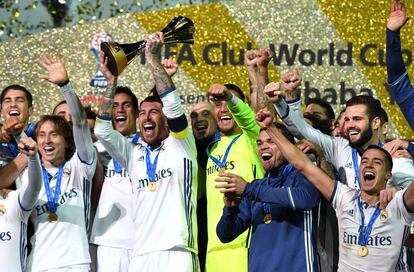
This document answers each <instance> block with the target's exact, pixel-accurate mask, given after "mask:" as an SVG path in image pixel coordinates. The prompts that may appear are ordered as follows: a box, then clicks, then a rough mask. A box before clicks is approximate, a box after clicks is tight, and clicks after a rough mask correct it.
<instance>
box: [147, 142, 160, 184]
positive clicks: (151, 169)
mask: <svg viewBox="0 0 414 272" xmlns="http://www.w3.org/2000/svg"><path fill="white" fill-rule="evenodd" d="M157 149H158V152H157V155H155V159H154V163H151V151H150V150H149V148H146V150H145V151H146V155H145V163H146V166H147V174H148V178H149V180H150V182H155V180H156V176H155V173H156V171H157V163H158V155H160V152H161V146H160V147H158V148H157Z"/></svg>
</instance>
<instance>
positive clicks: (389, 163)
mask: <svg viewBox="0 0 414 272" xmlns="http://www.w3.org/2000/svg"><path fill="white" fill-rule="evenodd" d="M370 149H376V150H379V151H381V152H382V153H384V155H385V165H386V167H387V166H388V169H385V170H389V171H391V170H392V167H393V162H392V157H391V154H390V153H388V151H387V150H385V149H384V148H382V147H379V146H377V145H369V146H368V147H367V148H366V149H365V150H364V153H365V152H367V150H370ZM364 153H363V154H364ZM363 154H362V155H363Z"/></svg>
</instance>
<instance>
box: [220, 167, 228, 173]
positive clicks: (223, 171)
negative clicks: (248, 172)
mask: <svg viewBox="0 0 414 272" xmlns="http://www.w3.org/2000/svg"><path fill="white" fill-rule="evenodd" d="M225 173H226V168H224V167H222V168H220V170H219V174H220V175H223V174H225Z"/></svg>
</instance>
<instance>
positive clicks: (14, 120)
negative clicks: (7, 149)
mask: <svg viewBox="0 0 414 272" xmlns="http://www.w3.org/2000/svg"><path fill="white" fill-rule="evenodd" d="M22 131H23V125H22V124H21V123H20V120H19V118H18V117H17V116H10V117H9V118H7V119H6V120H5V122H4V124H3V126H2V127H1V138H2V142H10V140H11V139H10V135H13V136H17V135H20V133H21V132H22Z"/></svg>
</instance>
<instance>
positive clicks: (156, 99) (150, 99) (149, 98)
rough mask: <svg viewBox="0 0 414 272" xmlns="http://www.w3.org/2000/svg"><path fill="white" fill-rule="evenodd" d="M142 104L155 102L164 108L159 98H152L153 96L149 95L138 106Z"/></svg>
mask: <svg viewBox="0 0 414 272" xmlns="http://www.w3.org/2000/svg"><path fill="white" fill-rule="evenodd" d="M144 102H156V103H160V104H161V106H164V104H163V103H162V101H161V98H160V97H159V96H154V95H149V96H147V97H145V99H144V100H142V101H141V103H139V106H140V107H141V105H142V103H144Z"/></svg>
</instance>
